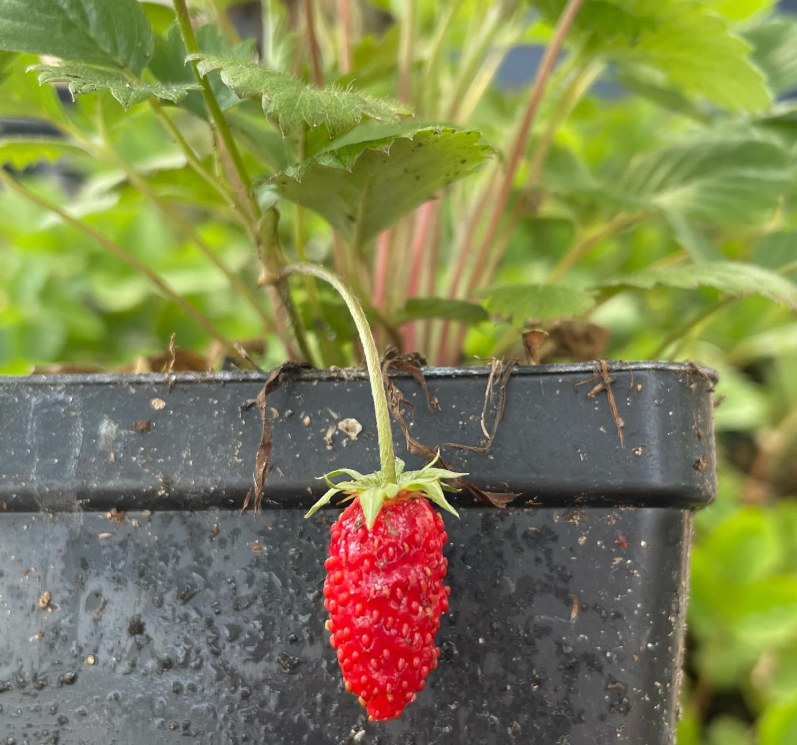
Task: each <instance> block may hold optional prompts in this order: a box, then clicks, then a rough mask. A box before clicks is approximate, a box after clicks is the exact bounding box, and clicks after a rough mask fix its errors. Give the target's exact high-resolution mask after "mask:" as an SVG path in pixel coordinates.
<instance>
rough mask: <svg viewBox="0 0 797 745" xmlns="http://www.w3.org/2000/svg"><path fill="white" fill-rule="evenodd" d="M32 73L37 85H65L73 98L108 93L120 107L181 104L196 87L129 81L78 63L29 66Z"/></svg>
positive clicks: (65, 61) (120, 75) (117, 75)
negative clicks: (157, 100)
mask: <svg viewBox="0 0 797 745" xmlns="http://www.w3.org/2000/svg"><path fill="white" fill-rule="evenodd" d="M28 69H29V70H31V71H36V72H38V73H39V84H40V85H44V84H45V83H67V84H68V86H69V92H70V93H71V94H72V98H77V97H78V96H82V95H85V94H86V93H96V92H98V91H108V92H109V93H110V94H111V95H112V96H113V97H114V98H115V99H116V100H117V101H118V102H119V103H120V104H122V106H124V107H125V108H126V109H129V108H130V107H131V106H135V105H136V104H139V103H143V102H144V101H146V100H147V99H148V98H161V99H165V100H167V101H171V102H172V103H177V102H178V101H182V100H183V99H184V98H185V97H186V96H187V95H188V91H189V90H192V89H195V88H198V87H199V86H198V85H197V84H196V83H180V84H177V85H165V84H163V83H143V82H140V81H137V80H129V79H128V78H127V77H126V76H125V75H124V74H123V73H121V72H117V71H116V70H111V69H108V68H103V67H91V66H90V65H84V64H81V63H80V62H70V61H67V60H63V61H62V62H61V64H60V65H58V66H54V65H31V66H30V67H29V68H28Z"/></svg>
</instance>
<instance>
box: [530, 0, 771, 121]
mask: <svg viewBox="0 0 797 745" xmlns="http://www.w3.org/2000/svg"><path fill="white" fill-rule="evenodd" d="M535 4H536V5H538V6H540V7H542V8H543V9H544V11H545V12H546V14H547V15H548V16H549V17H551V18H558V17H559V15H560V14H561V12H562V10H563V8H564V6H565V1H564V0H535ZM575 29H576V32H577V33H578V34H580V35H581V36H582V43H583V44H584V45H585V47H587V48H588V49H590V51H592V53H593V54H595V55H602V56H605V57H606V58H608V59H609V60H611V61H612V62H613V63H614V64H615V65H618V66H619V67H620V68H623V69H624V68H628V69H629V70H630V72H631V73H632V74H633V73H634V71H635V70H638V69H639V68H641V67H649V68H653V69H655V70H658V71H659V72H660V73H661V74H663V75H664V77H665V78H666V81H667V84H668V85H669V86H671V87H674V88H676V89H677V90H680V91H682V92H683V93H685V94H687V95H689V96H695V97H700V98H705V99H707V100H708V101H711V102H713V103H715V104H718V105H720V106H723V107H725V108H727V109H730V110H734V111H736V110H750V111H760V110H764V109H766V108H767V107H768V106H769V104H770V102H771V98H772V97H771V93H770V91H769V89H768V87H767V85H766V82H765V80H764V77H763V76H762V75H761V73H760V71H759V70H758V69H757V67H756V66H755V65H754V64H753V63H752V61H751V59H750V51H751V48H750V45H749V44H748V43H747V42H746V41H745V40H744V39H742V38H741V37H739V36H737V35H736V34H735V33H734V32H733V30H732V29H731V28H730V26H729V22H728V19H727V18H725V17H723V16H721V15H719V14H717V13H716V12H715V10H714V9H713V8H712V7H711V4H710V3H705V2H695V1H694V0H669V1H668V2H660V1H655V0H590V2H589V3H584V6H583V7H582V8H581V10H580V11H579V13H578V16H577V17H576V22H575Z"/></svg>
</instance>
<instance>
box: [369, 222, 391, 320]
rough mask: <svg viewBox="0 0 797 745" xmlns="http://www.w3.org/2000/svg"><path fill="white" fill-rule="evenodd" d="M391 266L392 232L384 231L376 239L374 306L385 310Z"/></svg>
mask: <svg viewBox="0 0 797 745" xmlns="http://www.w3.org/2000/svg"><path fill="white" fill-rule="evenodd" d="M389 266H390V231H389V230H383V231H382V232H381V233H380V234H379V235H378V236H377V238H376V271H375V272H374V291H373V295H372V298H373V304H374V307H375V308H378V309H380V310H384V307H385V299H386V296H387V275H388V268H389Z"/></svg>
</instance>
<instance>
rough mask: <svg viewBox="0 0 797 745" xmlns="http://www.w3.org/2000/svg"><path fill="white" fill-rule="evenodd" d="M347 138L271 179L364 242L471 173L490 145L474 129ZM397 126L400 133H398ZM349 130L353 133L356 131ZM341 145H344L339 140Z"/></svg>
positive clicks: (426, 129) (283, 192)
mask: <svg viewBox="0 0 797 745" xmlns="http://www.w3.org/2000/svg"><path fill="white" fill-rule="evenodd" d="M383 131H387V132H391V134H389V135H388V136H384V137H380V138H378V139H372V140H366V141H358V142H354V143H352V144H346V138H342V140H341V142H339V143H337V144H336V143H333V144H332V146H331V147H330V148H329V149H327V150H325V151H324V152H321V153H319V154H318V155H316V156H314V157H312V158H309V159H308V160H306V161H304V162H302V163H300V164H299V165H297V166H294V167H292V168H289V169H288V170H286V171H284V172H283V173H281V174H278V175H276V176H274V177H273V178H272V179H270V183H271V184H273V185H274V186H275V187H276V190H277V192H278V193H279V194H280V195H281V196H283V197H285V198H286V199H289V200H291V201H292V202H296V203H297V204H301V205H302V206H304V207H308V208H309V209H311V210H313V211H315V212H317V213H318V214H320V215H321V216H322V217H324V218H326V219H327V221H329V223H330V224H331V225H332V226H333V227H334V228H335V229H336V230H337V231H338V232H339V233H340V234H341V235H342V236H343V238H344V239H346V240H348V241H352V240H355V238H356V240H357V241H358V242H359V244H360V245H366V244H367V243H368V241H370V240H371V239H372V238H374V237H375V236H376V235H377V234H378V233H380V232H381V231H382V230H384V229H385V228H387V227H388V226H390V225H392V224H393V223H395V222H396V221H397V220H398V219H399V218H400V217H402V216H403V215H405V214H407V213H408V212H410V211H411V210H413V209H415V207H417V206H418V205H419V204H421V203H423V202H425V201H426V200H427V199H430V198H431V197H432V195H433V194H434V193H435V192H436V191H437V190H438V189H440V188H442V187H443V186H446V185H448V184H450V183H452V182H453V181H456V180H458V179H460V178H462V177H463V176H467V175H468V174H469V173H472V172H473V171H474V170H475V169H476V167H477V166H478V165H479V164H480V163H482V162H483V161H484V160H485V159H486V158H488V157H490V156H491V155H492V153H493V149H492V148H491V147H489V146H488V145H484V144H480V143H479V139H480V137H481V135H480V134H479V132H476V131H474V130H469V131H457V130H455V129H452V128H437V127H423V128H420V129H418V128H415V129H410V130H405V129H403V128H397V129H396V130H392V129H391V128H384V129H383ZM394 132H398V134H395V133H394ZM356 133H357V130H355V132H352V133H351V135H355V134H356ZM341 143H342V144H341Z"/></svg>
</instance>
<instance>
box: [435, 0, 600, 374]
mask: <svg viewBox="0 0 797 745" xmlns="http://www.w3.org/2000/svg"><path fill="white" fill-rule="evenodd" d="M583 2H584V0H569V2H568V3H567V5H566V6H565V8H564V10H563V11H562V15H561V16H560V17H559V21H558V22H557V24H556V29H555V30H554V34H553V37H552V38H551V42H550V44H549V45H548V47H547V48H546V49H545V54H544V55H543V57H542V60H541V62H540V65H539V67H538V68H537V74H536V75H535V77H534V83H533V84H532V87H531V92H530V94H529V100H528V103H527V105H526V110H525V111H524V113H523V118H522V119H521V121H520V126H519V127H518V131H517V134H516V135H515V139H514V141H513V143H512V149H511V150H510V153H509V158H508V161H507V168H506V172H505V173H504V179H503V181H502V182H501V187H500V189H499V191H498V197H497V198H496V200H495V208H494V210H493V214H492V217H491V218H490V222H489V223H488V224H487V229H486V230H485V233H484V237H483V239H482V243H481V246H480V247H479V252H478V254H477V256H476V260H475V261H474V263H473V267H474V271H473V273H472V275H471V278H470V281H469V283H468V286H469V287H468V289H469V290H470V289H472V287H473V286H474V282H475V281H478V280H477V279H476V280H474V277H476V278H478V267H479V266H483V265H484V264H485V262H486V260H487V257H488V254H489V252H490V247H491V246H492V243H493V241H494V240H495V236H496V233H497V232H498V227H499V225H500V224H501V218H502V217H503V215H504V210H505V208H506V203H507V201H508V199H509V194H510V192H511V191H512V185H513V183H514V180H515V174H516V173H517V170H518V168H519V166H520V161H521V158H522V156H523V152H524V151H525V149H526V143H527V142H528V139H529V134H530V133H531V127H532V125H533V123H534V119H535V117H536V115H537V111H538V110H539V108H540V102H541V101H542V97H543V94H544V93H545V89H546V87H547V84H548V80H549V79H550V77H551V73H552V72H553V69H554V66H555V65H556V60H557V58H558V57H559V52H560V51H561V50H562V47H563V46H564V42H565V39H566V38H567V34H568V32H569V31H570V27H571V26H572V25H573V21H574V20H575V18H576V14H577V13H578V11H579V8H580V7H581V5H582V4H583ZM458 269H459V267H458ZM449 326H450V324H447V325H446V326H445V327H444V329H443V336H442V338H441V341H440V355H439V356H440V357H443V358H445V357H446V346H447V344H448V332H449ZM464 335H465V331H464V330H463V332H461V333H460V335H459V336H460V338H461V339H464ZM460 346H461V344H460ZM452 354H453V355H457V354H458V349H454V350H453V352H452Z"/></svg>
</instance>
